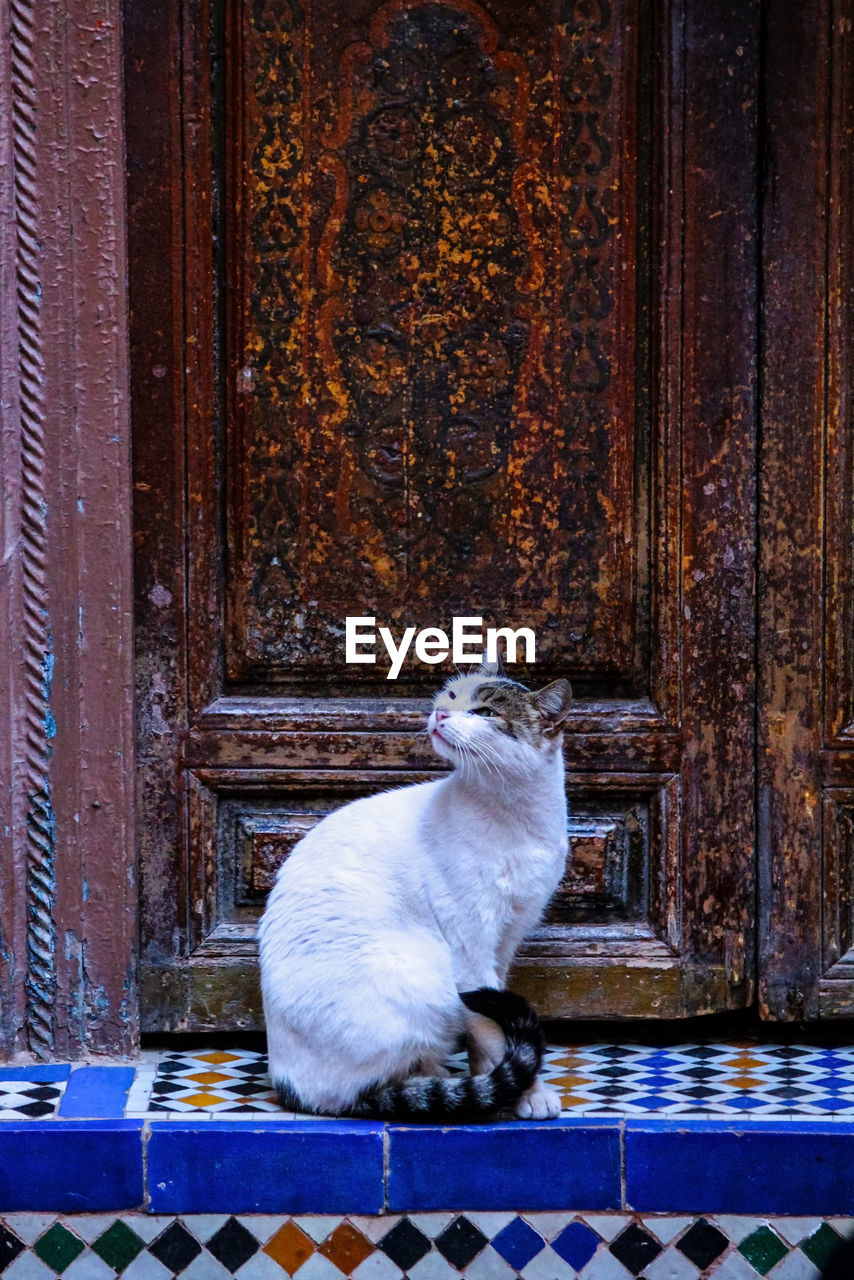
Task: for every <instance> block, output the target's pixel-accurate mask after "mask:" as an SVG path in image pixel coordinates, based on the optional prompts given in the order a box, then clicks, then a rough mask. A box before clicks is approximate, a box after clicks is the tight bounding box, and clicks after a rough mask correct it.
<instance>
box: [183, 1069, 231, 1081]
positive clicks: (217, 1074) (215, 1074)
mask: <svg viewBox="0 0 854 1280" xmlns="http://www.w3.org/2000/svg"><path fill="white" fill-rule="evenodd" d="M181 1078H182V1079H183V1080H195V1082H196V1084H216V1083H217V1082H218V1081H219V1080H235V1079H236V1078H237V1077H236V1076H227V1075H225V1074H224V1073H223V1072H222V1071H196V1072H195V1074H194V1075H191V1076H182V1077H181Z"/></svg>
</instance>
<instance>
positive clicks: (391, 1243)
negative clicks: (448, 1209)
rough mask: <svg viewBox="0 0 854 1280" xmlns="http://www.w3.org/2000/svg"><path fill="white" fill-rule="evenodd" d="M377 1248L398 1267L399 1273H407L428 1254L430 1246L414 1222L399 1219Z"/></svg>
mask: <svg viewBox="0 0 854 1280" xmlns="http://www.w3.org/2000/svg"><path fill="white" fill-rule="evenodd" d="M379 1247H380V1248H381V1249H382V1251H383V1253H384V1254H385V1255H386V1256H387V1257H389V1258H391V1260H392V1262H394V1263H396V1264H397V1266H399V1267H400V1269H401V1271H408V1270H409V1269H410V1267H414V1266H415V1264H416V1262H418V1261H420V1259H421V1258H423V1257H424V1255H425V1254H426V1253H429V1252H430V1248H431V1245H430V1241H429V1239H428V1238H427V1236H425V1234H424V1232H423V1231H421V1230H419V1228H418V1227H416V1225H415V1223H414V1222H410V1221H409V1219H408V1218H401V1220H400V1222H398V1223H397V1224H396V1225H395V1226H393V1227H392V1229H391V1231H389V1233H388V1235H387V1236H384V1237H383V1238H382V1240H380V1245H379Z"/></svg>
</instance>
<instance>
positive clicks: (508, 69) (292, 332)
mask: <svg viewBox="0 0 854 1280" xmlns="http://www.w3.org/2000/svg"><path fill="white" fill-rule="evenodd" d="M230 7H231V11H232V13H231V28H230V30H231V38H232V44H231V46H230V52H231V53H232V55H233V56H232V59H231V75H230V78H229V81H228V84H227V88H226V93H227V99H228V104H229V108H228V119H229V120H230V121H232V122H233V128H232V131H231V134H230V136H228V138H227V147H228V161H229V176H228V177H227V180H226V200H227V202H228V205H229V207H233V208H234V209H235V211H236V217H235V219H234V224H235V225H234V231H233V235H232V237H230V238H229V246H230V249H231V256H230V257H229V267H228V273H227V274H228V277H229V281H230V282H231V281H232V280H233V289H232V290H231V297H232V299H233V313H234V314H233V333H232V336H231V339H230V341H229V358H228V366H227V371H226V373H227V381H228V393H227V394H228V404H229V411H228V436H229V443H228V449H229V462H230V476H231V483H230V490H229V492H230V498H229V504H228V509H227V523H228V534H229V551H230V557H229V571H228V584H227V592H228V609H229V613H228V616H229V623H230V625H229V629H228V655H227V664H228V674H229V675H230V676H231V677H232V678H234V679H253V680H256V681H263V682H269V681H276V680H281V679H284V678H288V677H295V676H300V675H302V676H306V675H311V674H313V675H314V676H315V677H317V676H320V677H321V679H322V680H323V681H325V682H328V681H329V680H330V679H333V678H337V679H339V680H345V681H350V682H358V683H359V684H361V685H364V684H365V683H366V682H370V681H372V680H383V679H384V678H385V670H384V669H383V667H382V666H381V665H378V666H377V667H375V668H365V667H362V668H354V667H350V668H348V667H346V666H344V664H343V652H342V646H341V628H342V626H343V619H344V617H345V616H346V615H348V614H352V615H356V616H358V615H364V614H365V613H369V614H371V613H373V614H376V616H377V617H378V618H379V619H380V620H381V621H384V622H387V624H388V625H389V626H390V627H392V629H393V630H394V631H395V634H397V633H398V632H399V631H400V630H401V629H402V628H403V627H404V626H406V625H411V624H414V625H416V626H417V627H418V628H419V629H420V628H421V627H425V626H428V625H436V623H437V622H439V621H440V620H443V619H445V618H450V617H451V616H453V615H459V616H465V615H467V614H470V613H471V612H472V611H473V607H474V606H476V607H474V612H482V613H483V614H484V616H485V617H487V618H488V619H489V622H490V623H493V624H501V623H506V622H513V623H514V624H515V625H521V624H523V623H524V625H527V626H530V627H533V628H534V629H535V630H536V632H537V635H538V639H539V652H538V662H539V663H540V664H541V665H542V664H546V665H548V664H551V666H557V667H559V668H560V669H561V670H563V669H565V668H566V667H567V666H571V668H572V669H573V671H575V672H577V673H579V674H582V673H589V674H591V675H594V676H597V677H599V678H600V679H601V678H602V677H608V676H610V677H611V678H612V679H613V678H614V677H620V676H622V678H623V679H624V680H629V681H631V680H633V679H635V678H636V677H637V673H638V672H637V668H638V658H637V648H638V645H639V644H640V643H642V641H643V637H644V636H645V634H646V630H647V624H646V617H645V610H644V607H643V601H642V599H641V600H639V599H638V598H637V578H638V576H640V577H641V579H643V580H645V579H646V577H647V575H648V570H647V566H646V563H645V562H642V563H638V556H637V554H636V553H637V549H638V545H639V544H638V543H637V541H636V539H635V536H634V530H635V524H636V520H641V519H643V515H642V512H640V511H637V510H636V509H637V495H636V468H641V467H643V466H644V465H645V460H644V459H643V458H641V459H640V460H636V457H635V453H636V450H635V440H636V427H635V423H636V418H637V401H638V394H637V387H636V382H637V377H638V372H639V371H640V374H641V376H642V377H643V376H645V371H644V370H643V369H642V368H640V370H639V362H638V352H639V350H641V349H642V346H643V343H642V341H639V339H638V334H637V328H638V319H637V307H636V293H635V280H636V267H637V249H638V244H639V242H641V241H642V240H643V239H644V238H645V229H644V228H643V226H639V225H638V219H639V216H640V217H642V218H643V217H645V216H646V213H645V209H644V208H643V206H641V205H640V203H639V201H638V198H637V181H636V175H635V170H636V167H637V158H638V154H639V139H638V132H637V125H636V120H635V100H636V97H637V76H638V58H639V49H638V39H637V15H636V13H635V4H634V0H619V2H618V3H611V4H608V5H604V4H599V3H578V4H569V5H567V6H566V7H565V10H564V12H563V13H562V15H561V17H560V18H559V19H558V18H557V17H556V16H554V15H553V14H552V12H551V10H550V9H548V8H545V9H544V8H543V7H542V6H541V5H537V4H535V3H531V2H530V0H523V2H522V3H518V2H512V3H511V2H507V3H505V2H504V0H499V2H498V3H494V4H492V5H491V6H490V8H489V10H488V11H487V10H486V9H484V8H482V7H481V6H479V5H478V4H476V3H474V0H462V2H461V3H459V4H455V5H449V4H435V3H429V4H425V3H412V4H401V3H399V2H398V0H391V2H390V3H386V4H381V5H377V4H376V3H374V0H360V2H359V3H351V4H348V5H346V6H341V5H339V4H335V3H329V4H324V3H319V4H314V5H313V6H312V7H311V8H310V9H308V8H306V9H300V8H299V7H298V6H297V5H295V4H282V3H275V2H273V0H269V2H268V3H255V2H254V0H253V2H252V3H250V2H249V0H246V2H245V3H243V4H237V3H235V4H233V5H232V6H230ZM642 145H643V144H641V146H642ZM640 545H641V546H642V545H643V544H640ZM432 676H433V673H432V672H431V670H430V669H429V667H426V666H421V667H420V668H418V669H417V670H416V672H415V674H414V675H413V677H412V678H413V679H416V680H419V679H420V680H421V681H422V682H423V681H424V680H427V681H430V680H431V679H432Z"/></svg>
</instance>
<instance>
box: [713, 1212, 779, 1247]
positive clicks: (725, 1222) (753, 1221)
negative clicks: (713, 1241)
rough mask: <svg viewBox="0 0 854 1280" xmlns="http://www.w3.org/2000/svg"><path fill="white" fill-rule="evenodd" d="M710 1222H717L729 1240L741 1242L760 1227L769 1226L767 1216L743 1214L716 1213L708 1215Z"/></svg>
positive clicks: (736, 1242)
mask: <svg viewBox="0 0 854 1280" xmlns="http://www.w3.org/2000/svg"><path fill="white" fill-rule="evenodd" d="M708 1220H709V1222H716V1223H717V1224H718V1226H719V1227H720V1229H721V1231H722V1232H723V1233H724V1235H725V1236H726V1237H727V1239H728V1240H732V1241H734V1243H735V1244H741V1242H742V1240H746V1239H747V1237H748V1236H749V1235H752V1234H753V1232H754V1231H758V1229H759V1228H760V1227H767V1225H768V1220H767V1218H747V1217H742V1215H741V1214H737V1215H736V1214H727V1213H715V1214H710V1215H708Z"/></svg>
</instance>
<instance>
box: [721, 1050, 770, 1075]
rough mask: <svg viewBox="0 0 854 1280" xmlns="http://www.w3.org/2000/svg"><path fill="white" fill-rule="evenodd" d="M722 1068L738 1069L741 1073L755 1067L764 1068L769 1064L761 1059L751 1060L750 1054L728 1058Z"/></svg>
mask: <svg viewBox="0 0 854 1280" xmlns="http://www.w3.org/2000/svg"><path fill="white" fill-rule="evenodd" d="M720 1065H721V1066H722V1067H738V1068H739V1070H740V1071H744V1070H751V1069H752V1068H754V1067H764V1066H766V1065H767V1063H765V1062H763V1061H762V1059H761V1058H751V1057H750V1056H749V1054H742V1056H741V1057H739V1058H727V1059H726V1060H725V1061H724V1062H722V1063H720Z"/></svg>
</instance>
